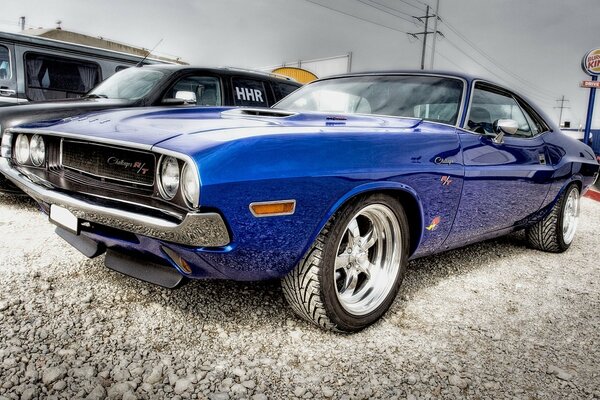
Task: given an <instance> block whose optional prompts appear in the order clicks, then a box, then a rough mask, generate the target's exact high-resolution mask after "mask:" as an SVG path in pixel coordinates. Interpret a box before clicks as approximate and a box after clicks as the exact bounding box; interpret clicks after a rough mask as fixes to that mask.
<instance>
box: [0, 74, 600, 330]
mask: <svg viewBox="0 0 600 400" xmlns="http://www.w3.org/2000/svg"><path fill="white" fill-rule="evenodd" d="M248 95H251V93H248ZM2 157H3V158H2V159H1V160H0V169H1V171H2V172H3V173H4V174H5V175H6V176H7V177H8V178H9V179H11V180H12V181H13V182H14V183H15V184H16V185H18V186H19V187H20V188H21V189H22V190H24V191H25V192H27V193H28V194H29V195H31V196H32V197H33V198H34V199H36V200H37V201H38V202H39V203H40V205H41V206H42V208H43V210H44V211H45V212H47V213H48V214H49V216H50V220H51V221H52V222H54V223H55V224H57V225H58V228H57V232H58V233H59V235H61V236H62V237H63V238H64V239H65V240H66V241H67V242H69V243H70V244H71V245H73V246H74V247H76V248H77V249H79V250H80V251H81V252H82V253H84V254H86V255H87V256H89V257H94V256H97V255H100V254H103V253H104V252H106V258H105V263H106V265H107V266H108V267H110V268H112V269H115V270H117V271H120V272H123V273H125V274H128V275H131V276H134V277H137V278H139V279H143V280H146V281H150V282H154V283H158V284H161V285H163V286H167V287H174V286H176V285H178V284H179V283H180V282H181V280H182V279H183V277H188V278H219V279H235V280H260V279H270V278H283V289H284V293H285V296H286V298H287V299H288V301H289V303H290V304H291V306H292V307H293V309H294V310H295V311H296V312H297V313H298V314H299V315H301V316H302V317H304V318H306V319H308V320H309V321H312V322H314V323H315V324H317V325H319V326H321V327H323V328H326V329H332V330H338V331H345V332H349V331H356V330H359V329H362V328H364V327H365V326H367V325H369V324H371V323H373V322H374V321H376V320H377V319H378V318H379V317H381V316H382V315H383V313H385V311H386V310H387V309H388V308H389V306H390V305H391V303H392V302H393V300H394V298H395V296H396V294H397V292H398V290H399V288H400V284H401V282H402V278H403V276H404V272H405V269H406V264H407V261H408V260H409V259H413V258H417V257H422V256H426V255H429V254H433V253H437V252H440V251H444V250H447V249H451V248H456V247H460V246H464V245H467V244H469V243H474V242H477V241H481V240H485V239H489V238H492V237H496V236H499V235H504V234H507V233H509V232H513V231H516V230H519V229H526V230H527V240H528V242H529V244H530V245H531V247H533V248H536V249H540V250H545V251H551V252H562V251H565V250H567V249H568V248H569V245H570V244H571V242H572V241H573V238H574V235H575V231H576V227H577V217H578V214H579V198H580V196H581V194H582V193H583V192H585V191H586V190H587V189H588V187H589V186H590V185H591V184H592V183H593V182H594V180H595V179H596V177H597V175H598V168H599V166H598V163H597V162H596V160H595V157H594V153H593V152H592V150H591V149H590V148H589V147H588V146H586V145H584V144H583V143H580V142H578V141H576V140H574V139H571V138H569V137H567V136H565V135H563V134H562V133H561V132H560V131H559V129H558V128H557V127H556V126H555V125H553V124H552V123H551V122H550V120H549V119H548V118H547V117H546V116H544V115H543V114H542V113H541V112H540V111H539V110H538V109H537V108H535V107H534V106H533V105H532V104H531V103H530V102H528V101H527V100H525V99H524V98H523V97H521V96H519V95H517V94H516V93H514V92H512V91H510V90H507V89H505V88H503V87H501V86H498V85H496V84H493V83H490V82H488V81H485V80H481V79H474V78H470V77H465V76H460V75H456V74H447V73H423V72H390V73H365V74H353V75H347V76H339V77H335V78H329V79H322V80H320V81H316V82H314V83H312V84H309V85H307V86H305V87H303V88H302V89H300V90H298V91H296V92H294V93H293V94H291V95H290V96H288V97H286V98H285V99H284V100H282V101H281V102H280V103H278V104H277V105H276V106H275V107H274V108H272V109H249V108H179V109H173V108H171V109H167V108H159V107H158V108H146V109H136V110H133V109H128V110H120V111H112V112H100V113H96V114H88V115H86V116H83V117H77V118H72V119H67V120H63V121H61V122H58V123H56V122H53V123H47V124H43V123H37V124H31V125H27V126H21V127H17V128H14V129H11V130H9V131H8V132H7V133H6V134H5V135H4V137H3V142H2Z"/></svg>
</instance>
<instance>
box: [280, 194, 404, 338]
mask: <svg viewBox="0 0 600 400" xmlns="http://www.w3.org/2000/svg"><path fill="white" fill-rule="evenodd" d="M408 235H409V230H408V222H407V218H406V214H405V212H404V209H403V208H402V206H401V205H400V204H399V203H398V202H397V201H396V200H395V199H394V198H393V197H390V196H387V195H383V194H376V195H372V196H369V197H362V198H360V199H359V200H358V201H356V202H353V203H352V204H349V205H347V206H345V207H344V208H343V209H342V210H341V211H339V212H338V213H336V215H334V216H333V217H332V218H331V220H330V221H329V222H328V223H327V225H326V226H325V228H323V230H322V231H321V233H320V234H319V236H318V237H317V239H316V240H315V242H314V243H313V245H312V247H311V249H310V250H309V251H308V252H307V254H306V256H305V257H304V258H303V259H302V260H301V261H300V263H299V264H298V265H297V266H296V267H295V268H294V269H293V270H292V271H291V272H290V273H289V274H288V275H287V276H286V277H285V278H284V279H283V282H282V286H283V292H284V294H285V297H286V299H287V301H288V302H289V304H290V305H291V306H292V308H293V309H294V311H295V312H296V313H297V314H298V315H300V316H301V317H303V318H305V319H307V320H308V321H310V322H313V323H315V324H316V325H318V326H320V327H322V328H325V329H329V330H336V331H341V332H354V331H358V330H361V329H363V328H365V327H367V326H368V325H370V324H372V323H373V322H375V321H377V320H378V319H379V318H380V317H381V316H382V315H383V314H384V313H385V312H386V311H387V310H388V308H389V307H390V305H391V304H392V302H393V301H394V299H395V297H396V294H397V293H398V289H399V287H400V284H401V283H402V279H403V277H404V272H405V270H406V264H407V258H408V251H409V236H408Z"/></svg>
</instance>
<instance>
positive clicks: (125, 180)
mask: <svg viewBox="0 0 600 400" xmlns="http://www.w3.org/2000/svg"><path fill="white" fill-rule="evenodd" d="M38 135H39V134H38ZM40 136H41V135H40ZM64 141H65V140H64V139H62V140H61V141H60V167H62V168H67V169H71V170H73V171H78V172H82V173H84V174H87V175H91V176H95V177H96V178H104V179H110V180H113V181H119V182H125V183H131V184H134V185H140V186H147V187H154V181H152V183H142V182H136V181H132V180H129V179H122V178H116V177H114V176H106V175H97V174H94V173H91V172H89V171H84V170H82V169H79V168H75V167H72V166H70V165H65V164H64V163H63V143H64ZM67 142H70V143H83V144H92V145H95V146H102V147H108V148H111V149H119V150H125V151H127V150H128V151H132V152H135V153H141V154H146V155H152V156H153V157H154V166H155V168H156V154H154V153H152V152H150V151H140V150H136V149H130V148H124V147H119V146H113V145H106V144H102V143H94V142H90V141H85V142H84V141H81V140H67Z"/></svg>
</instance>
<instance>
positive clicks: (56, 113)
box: [0, 98, 132, 128]
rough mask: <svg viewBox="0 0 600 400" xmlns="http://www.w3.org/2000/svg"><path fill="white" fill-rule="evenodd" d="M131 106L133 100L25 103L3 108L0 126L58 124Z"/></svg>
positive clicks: (97, 99) (68, 100) (73, 100)
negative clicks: (38, 122) (46, 122)
mask: <svg viewBox="0 0 600 400" xmlns="http://www.w3.org/2000/svg"><path fill="white" fill-rule="evenodd" d="M131 104H132V101H131V100H122V99H102V98H79V99H63V100H54V101H43V102H34V103H25V104H22V105H17V106H12V107H3V108H1V109H0V124H1V125H2V126H3V128H11V127H13V126H16V125H21V124H24V123H30V122H33V121H48V120H52V121H54V122H56V121H58V120H61V119H63V118H65V117H67V116H72V115H80V114H83V113H88V112H92V111H100V110H105V109H109V108H120V107H127V106H130V105H131Z"/></svg>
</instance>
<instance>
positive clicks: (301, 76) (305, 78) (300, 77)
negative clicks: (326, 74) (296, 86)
mask: <svg viewBox="0 0 600 400" xmlns="http://www.w3.org/2000/svg"><path fill="white" fill-rule="evenodd" d="M273 73H274V74H279V75H285V76H289V77H290V78H293V79H295V80H296V81H298V82H300V83H302V84H307V83H309V82H312V81H314V80H316V79H319V78H317V76H316V75H315V74H313V73H312V72H310V71H307V70H305V69H302V68H295V67H280V68H276V69H274V70H273Z"/></svg>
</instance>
